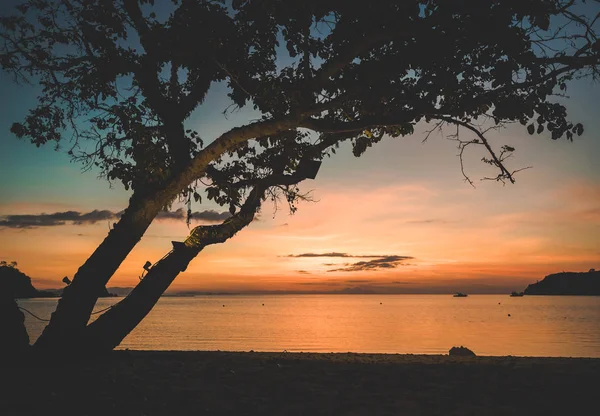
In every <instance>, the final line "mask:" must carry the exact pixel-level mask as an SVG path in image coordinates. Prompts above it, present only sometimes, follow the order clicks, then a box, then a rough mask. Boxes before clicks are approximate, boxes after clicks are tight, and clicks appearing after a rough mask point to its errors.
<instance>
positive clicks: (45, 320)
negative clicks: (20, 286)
mask: <svg viewBox="0 0 600 416" xmlns="http://www.w3.org/2000/svg"><path fill="white" fill-rule="evenodd" d="M19 309H21V310H22V311H25V312H27V313H28V314H29V315H31V316H33V317H34V318H36V319H39V320H40V321H43V322H50V319H44V318H40V317H39V316H37V315H36V314H34V313H33V312H31V311H28V310H27V309H25V308H23V307H21V306H19Z"/></svg>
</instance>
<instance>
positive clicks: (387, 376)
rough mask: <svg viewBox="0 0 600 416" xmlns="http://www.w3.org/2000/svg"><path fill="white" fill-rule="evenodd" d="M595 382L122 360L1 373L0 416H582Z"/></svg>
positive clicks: (208, 357) (231, 357)
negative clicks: (562, 415) (65, 415)
mask: <svg viewBox="0 0 600 416" xmlns="http://www.w3.org/2000/svg"><path fill="white" fill-rule="evenodd" d="M599 375H600V358H569V357H562V358H558V357H513V356H506V357H454V356H453V357H450V356H448V355H412V354H363V353H305V352H302V353H300V352H297V353H296V352H294V353H292V352H224V351H130V350H117V351H113V352H111V353H110V354H107V355H104V356H100V357H97V358H93V359H87V360H86V359H77V360H69V359H63V360H62V361H60V362H59V361H47V362H45V363H42V364H41V365H26V366H14V367H12V368H3V378H6V380H7V381H8V384H6V383H5V384H4V385H8V388H5V389H3V390H2V392H1V393H0V398H1V399H2V400H0V414H3V415H30V414H31V415H33V414H43V413H49V414H55V413H54V412H62V413H63V414H90V415H103V416H107V415H120V414H127V415H142V414H144V415H172V414H181V415H187V414H211V415H213V414H261V415H271V414H293V415H296V414H298V415H300V414H302V415H305V414H306V415H313V414H324V415H325V414H328V415H329V414H331V415H335V414H351V415H363V414H364V415H380V414H382V415H384V414H385V415H387V414H389V415H399V414H403V415H470V414H472V415H508V414H510V415H514V414H519V415H521V414H522V415H535V414H545V415H553V414H557V415H558V414H584V413H588V412H589V409H593V408H595V407H597V401H596V395H597V385H598V376H599ZM3 396H4V397H3ZM586 410H587V411H586Z"/></svg>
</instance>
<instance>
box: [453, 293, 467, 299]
mask: <svg viewBox="0 0 600 416" xmlns="http://www.w3.org/2000/svg"><path fill="white" fill-rule="evenodd" d="M467 296H469V295H467V294H466V293H462V292H457V293H456V295H454V296H453V297H455V298H466V297H467Z"/></svg>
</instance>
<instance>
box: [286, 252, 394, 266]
mask: <svg viewBox="0 0 600 416" xmlns="http://www.w3.org/2000/svg"><path fill="white" fill-rule="evenodd" d="M286 257H294V258H302V257H342V258H360V259H363V258H368V259H371V258H380V257H393V256H388V255H384V254H348V253H337V252H331V253H302V254H289V255H287V256H286ZM326 265H327V264H326Z"/></svg>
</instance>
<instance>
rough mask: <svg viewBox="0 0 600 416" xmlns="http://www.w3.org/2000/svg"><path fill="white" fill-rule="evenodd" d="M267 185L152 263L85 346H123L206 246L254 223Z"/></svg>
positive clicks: (90, 331)
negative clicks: (233, 211)
mask: <svg viewBox="0 0 600 416" xmlns="http://www.w3.org/2000/svg"><path fill="white" fill-rule="evenodd" d="M266 187H267V185H266V184H262V185H261V186H256V187H255V188H254V189H253V190H252V192H250V194H249V196H248V198H247V199H246V202H245V203H244V205H243V206H242V208H241V209H240V211H239V212H238V213H237V214H235V215H233V216H232V217H230V218H228V219H227V220H225V221H224V222H223V223H222V224H220V225H211V226H198V227H196V228H194V229H193V230H192V232H191V234H190V236H189V237H188V238H187V239H186V240H185V243H179V244H177V245H175V248H174V249H173V250H172V251H171V252H169V253H168V254H167V255H166V256H165V257H164V258H163V259H162V260H160V261H158V262H157V263H156V264H155V265H154V266H152V268H151V269H150V270H149V271H148V274H147V275H146V277H144V279H142V281H141V282H140V283H139V284H138V285H137V286H136V287H135V288H134V289H133V290H132V291H131V293H129V295H128V296H127V297H125V298H124V299H123V300H121V301H120V302H119V303H117V304H116V305H114V306H113V307H112V308H111V309H109V310H108V311H106V312H105V313H104V314H102V316H100V317H99V318H98V319H96V320H95V321H94V322H92V323H91V324H90V325H88V327H87V328H86V331H85V333H84V335H83V337H84V338H83V340H84V342H85V349H86V350H91V351H95V352H102V351H110V350H112V349H114V348H115V347H116V346H117V345H119V344H120V343H121V341H123V339H125V337H126V336H127V335H128V334H129V333H130V332H131V331H132V330H133V329H134V328H135V327H136V326H137V325H138V324H139V323H140V322H141V321H142V319H144V318H145V317H146V315H148V313H149V312H150V311H151V310H152V308H153V307H154V305H155V304H156V302H158V300H159V299H160V297H161V296H162V294H163V293H164V292H165V291H166V290H167V289H168V288H169V286H170V285H171V283H172V282H173V280H175V278H176V277H177V276H178V275H179V273H180V272H181V271H183V270H185V269H186V268H187V266H188V264H189V263H190V262H191V261H192V259H193V258H194V257H196V256H197V255H198V253H199V252H200V251H201V250H202V249H203V248H204V247H206V246H207V245H210V244H217V243H222V242H224V241H226V240H228V239H229V238H231V237H233V236H234V235H235V234H236V233H237V232H238V231H239V230H241V229H242V228H244V227H245V226H247V225H248V224H250V222H252V220H253V219H254V214H255V213H256V211H257V210H258V208H259V207H260V201H261V198H262V196H263V193H264V190H265V189H266Z"/></svg>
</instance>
